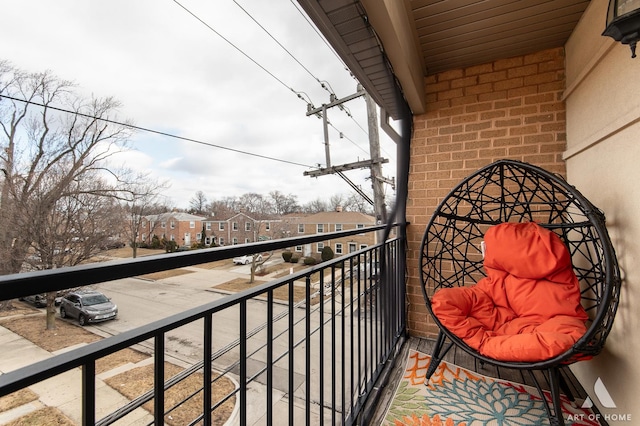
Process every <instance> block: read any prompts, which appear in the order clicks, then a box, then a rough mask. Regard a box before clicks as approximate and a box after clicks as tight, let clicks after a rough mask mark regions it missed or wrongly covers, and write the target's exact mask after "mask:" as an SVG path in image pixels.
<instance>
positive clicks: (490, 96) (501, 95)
mask: <svg viewBox="0 0 640 426" xmlns="http://www.w3.org/2000/svg"><path fill="white" fill-rule="evenodd" d="M501 99H507V91H506V90H503V91H501V92H491V93H483V94H481V95H478V101H479V102H486V101H497V100H501Z"/></svg>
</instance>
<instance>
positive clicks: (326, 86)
mask: <svg viewBox="0 0 640 426" xmlns="http://www.w3.org/2000/svg"><path fill="white" fill-rule="evenodd" d="M233 2H234V3H235V5H236V6H238V7H239V8H240V10H242V11H243V12H244V13H245V14H246V15H247V16H248V17H249V18H251V20H252V21H253V22H255V24H256V25H257V26H259V27H260V29H261V30H262V31H264V32H265V33H266V34H267V35H268V36H269V37H271V40H273V41H274V42H276V44H277V45H278V46H280V48H282V50H284V51H285V52H287V54H288V55H289V56H290V57H291V59H293V60H294V61H296V63H297V64H298V65H300V66H301V67H302V69H303V70H305V71H306V72H307V74H309V75H310V76H311V78H313V79H314V80H315V81H317V82H318V83H319V84H320V87H322V88H323V89H324V90H326V91H327V92H329V93H331V94H334V92H333V88H331V85H330V84H329V83H328V82H327V81H324V80H320V79H319V78H318V77H316V76H315V75H314V74H313V73H312V72H311V70H309V68H307V67H306V66H305V65H304V64H303V63H302V62H300V61H299V60H298V58H296V56H295V55H294V54H293V53H291V52H290V51H289V49H287V48H286V47H285V46H284V45H283V44H282V43H280V41H278V39H276V38H275V37H274V36H273V34H271V33H270V32H269V30H267V29H266V28H265V27H264V26H263V25H262V24H261V23H260V22H258V20H257V19H256V18H254V17H253V15H251V13H249V12H248V11H247V10H246V9H245V8H244V7H242V5H241V4H240V3H238V2H237V0H233Z"/></svg>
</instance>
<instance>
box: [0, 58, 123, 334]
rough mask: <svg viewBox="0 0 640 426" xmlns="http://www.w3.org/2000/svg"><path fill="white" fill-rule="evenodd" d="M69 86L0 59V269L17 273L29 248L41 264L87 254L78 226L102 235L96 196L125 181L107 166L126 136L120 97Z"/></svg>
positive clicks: (112, 194)
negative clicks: (88, 94) (84, 94)
mask: <svg viewBox="0 0 640 426" xmlns="http://www.w3.org/2000/svg"><path fill="white" fill-rule="evenodd" d="M73 90H74V87H73V85H72V84H71V83H70V82H68V81H64V80H61V79H59V78H57V77H55V76H53V75H52V74H51V73H49V72H43V73H32V74H29V73H25V72H22V71H20V70H18V69H15V68H14V67H12V66H11V65H10V64H8V63H7V62H3V63H2V64H1V65H0V131H1V132H0V145H1V146H2V148H3V149H2V151H0V165H1V168H2V175H3V181H2V187H1V191H2V192H1V194H0V203H1V204H0V221H1V223H2V227H1V229H0V274H10V273H17V272H20V271H21V270H22V268H23V265H25V260H26V259H27V255H28V254H30V252H35V253H36V254H37V256H34V257H33V258H32V259H31V263H32V266H33V263H35V261H36V260H37V259H38V257H39V259H40V262H41V263H40V265H39V267H40V268H53V267H58V266H68V265H73V264H77V263H78V262H80V261H81V260H82V258H83V257H84V258H86V256H89V255H91V253H92V251H93V250H92V245H93V244H94V243H93V241H94V240H93V239H91V240H90V241H92V242H91V243H89V242H88V241H89V239H87V235H86V234H89V233H90V232H87V233H85V232H84V231H82V234H80V230H82V229H86V230H89V229H92V231H91V232H94V233H97V235H98V237H100V236H101V235H102V234H101V232H100V231H101V230H106V229H109V228H108V224H102V225H101V224H98V223H91V221H92V220H95V217H94V216H95V215H94V214H90V212H92V211H93V209H98V210H100V214H103V213H104V210H105V209H108V208H109V203H103V202H102V201H103V200H102V199H103V198H104V197H107V198H111V199H118V198H120V197H121V194H122V191H123V190H124V189H125V188H126V186H127V185H128V182H126V181H124V180H123V179H122V177H121V176H122V175H121V174H120V173H119V171H118V170H114V169H113V168H111V169H107V167H106V165H107V162H108V160H110V159H112V158H113V156H114V155H115V154H116V153H118V152H121V151H122V149H123V148H126V146H127V142H128V140H129V138H130V136H131V130H130V127H129V126H128V125H127V124H126V123H125V124H123V125H118V124H114V123H115V122H116V120H115V118H116V117H114V111H115V110H116V109H117V108H118V107H119V103H118V102H117V101H115V100H114V99H113V98H103V99H96V98H92V99H89V100H87V99H83V98H80V97H78V96H76V95H75V94H74V92H73ZM99 201H100V202H99ZM90 216H91V217H90ZM105 232H106V231H105ZM51 324H52V323H50V322H49V321H48V322H47V325H48V326H51Z"/></svg>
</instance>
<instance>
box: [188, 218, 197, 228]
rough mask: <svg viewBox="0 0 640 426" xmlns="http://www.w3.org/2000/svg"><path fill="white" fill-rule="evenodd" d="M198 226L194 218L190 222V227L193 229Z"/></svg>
mask: <svg viewBox="0 0 640 426" xmlns="http://www.w3.org/2000/svg"><path fill="white" fill-rule="evenodd" d="M195 227H196V223H195V222H194V221H193V220H192V221H190V222H189V228H191V229H193V228H195Z"/></svg>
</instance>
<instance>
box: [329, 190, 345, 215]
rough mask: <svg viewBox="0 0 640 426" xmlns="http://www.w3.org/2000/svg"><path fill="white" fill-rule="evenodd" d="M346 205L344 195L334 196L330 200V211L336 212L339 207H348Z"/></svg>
mask: <svg viewBox="0 0 640 426" xmlns="http://www.w3.org/2000/svg"><path fill="white" fill-rule="evenodd" d="M345 203H346V197H345V196H344V194H334V195H332V196H331V198H329V209H331V211H336V210H337V208H338V207H343V208H344V207H346V206H345ZM345 210H346V209H345Z"/></svg>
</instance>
